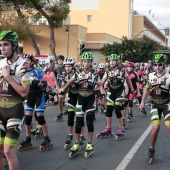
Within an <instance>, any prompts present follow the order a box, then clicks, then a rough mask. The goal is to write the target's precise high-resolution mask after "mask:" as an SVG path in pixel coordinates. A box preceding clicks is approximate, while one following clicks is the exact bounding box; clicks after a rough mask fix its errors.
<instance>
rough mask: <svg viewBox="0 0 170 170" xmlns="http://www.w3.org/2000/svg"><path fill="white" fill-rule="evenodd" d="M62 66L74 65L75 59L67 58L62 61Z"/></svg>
mask: <svg viewBox="0 0 170 170" xmlns="http://www.w3.org/2000/svg"><path fill="white" fill-rule="evenodd" d="M63 64H64V65H66V64H69V65H73V64H75V59H74V58H73V57H67V58H65V59H64V62H63Z"/></svg>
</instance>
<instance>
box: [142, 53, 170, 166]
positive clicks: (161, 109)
mask: <svg viewBox="0 0 170 170" xmlns="http://www.w3.org/2000/svg"><path fill="white" fill-rule="evenodd" d="M153 61H154V69H155V72H153V73H150V74H149V79H148V82H147V84H146V86H145V89H144V93H143V97H142V101H141V105H140V110H142V109H143V108H144V105H145V99H146V97H147V96H148V94H150V96H151V98H150V99H151V111H150V114H151V122H152V129H151V133H150V147H149V148H150V149H149V164H151V163H152V158H153V157H154V153H155V150H156V149H155V146H156V141H157V138H158V134H159V131H160V124H161V118H162V115H163V117H164V122H165V126H166V129H167V131H168V132H169V133H170V113H169V111H170V109H169V105H170V89H169V86H170V73H169V71H167V70H166V69H165V68H166V61H167V56H166V55H165V54H156V55H154V58H153ZM162 145H163V144H162Z"/></svg>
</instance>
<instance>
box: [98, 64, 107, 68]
mask: <svg viewBox="0 0 170 170" xmlns="http://www.w3.org/2000/svg"><path fill="white" fill-rule="evenodd" d="M98 68H106V65H105V64H104V63H100V64H99V65H98Z"/></svg>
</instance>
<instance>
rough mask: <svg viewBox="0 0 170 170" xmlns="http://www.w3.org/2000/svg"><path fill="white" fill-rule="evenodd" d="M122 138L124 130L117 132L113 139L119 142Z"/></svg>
mask: <svg viewBox="0 0 170 170" xmlns="http://www.w3.org/2000/svg"><path fill="white" fill-rule="evenodd" d="M122 138H124V130H123V129H119V130H118V132H117V134H116V137H115V139H116V140H120V139H122Z"/></svg>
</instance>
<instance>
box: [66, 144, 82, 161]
mask: <svg viewBox="0 0 170 170" xmlns="http://www.w3.org/2000/svg"><path fill="white" fill-rule="evenodd" d="M79 146H80V142H79V141H76V142H75V143H74V145H73V146H72V147H71V149H70V153H69V158H70V159H71V158H73V157H74V156H75V155H77V154H78V152H79Z"/></svg>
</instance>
